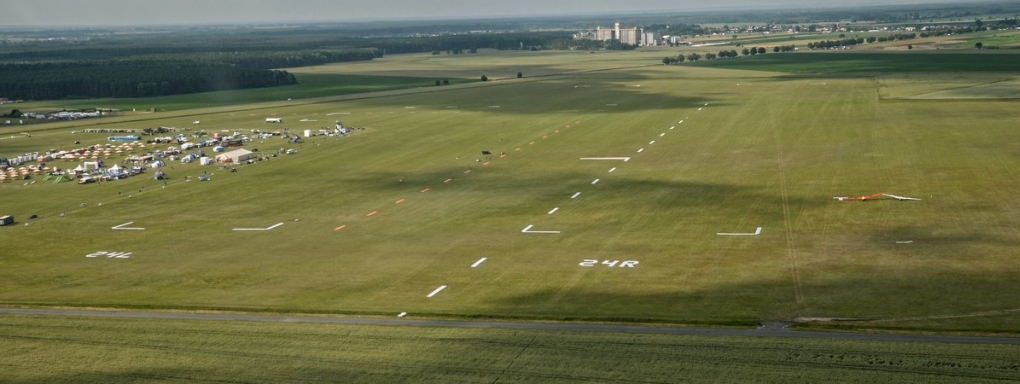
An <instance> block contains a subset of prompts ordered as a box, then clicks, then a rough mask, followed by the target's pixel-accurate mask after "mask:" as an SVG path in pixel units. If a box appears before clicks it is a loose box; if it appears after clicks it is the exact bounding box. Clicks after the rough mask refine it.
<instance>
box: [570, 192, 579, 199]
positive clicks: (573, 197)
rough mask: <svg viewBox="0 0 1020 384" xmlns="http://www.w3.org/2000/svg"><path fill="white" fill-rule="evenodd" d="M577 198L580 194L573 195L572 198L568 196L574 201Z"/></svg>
mask: <svg viewBox="0 0 1020 384" xmlns="http://www.w3.org/2000/svg"><path fill="white" fill-rule="evenodd" d="M578 196H581V192H578V193H575V194H574V195H573V196H570V198H571V199H576V198H577V197H578Z"/></svg>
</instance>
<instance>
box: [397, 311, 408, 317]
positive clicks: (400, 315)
mask: <svg viewBox="0 0 1020 384" xmlns="http://www.w3.org/2000/svg"><path fill="white" fill-rule="evenodd" d="M404 316H407V312H400V314H399V315H397V317H404Z"/></svg>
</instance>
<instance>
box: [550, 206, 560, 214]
mask: <svg viewBox="0 0 1020 384" xmlns="http://www.w3.org/2000/svg"><path fill="white" fill-rule="evenodd" d="M559 210H560V207H556V208H553V209H552V210H551V211H549V214H550V215H551V214H554V213H556V211H559Z"/></svg>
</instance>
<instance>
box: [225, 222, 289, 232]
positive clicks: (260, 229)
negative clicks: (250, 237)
mask: <svg viewBox="0 0 1020 384" xmlns="http://www.w3.org/2000/svg"><path fill="white" fill-rule="evenodd" d="M281 225H283V223H276V224H273V225H272V226H270V227H267V228H234V230H235V231H268V230H270V229H273V228H276V227H279V226H281Z"/></svg>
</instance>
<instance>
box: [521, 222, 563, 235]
mask: <svg viewBox="0 0 1020 384" xmlns="http://www.w3.org/2000/svg"><path fill="white" fill-rule="evenodd" d="M534 226H535V225H534V224H531V225H528V226H527V227H524V229H522V230H521V233H545V234H550V233H560V231H532V230H531V228H533V227H534Z"/></svg>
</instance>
